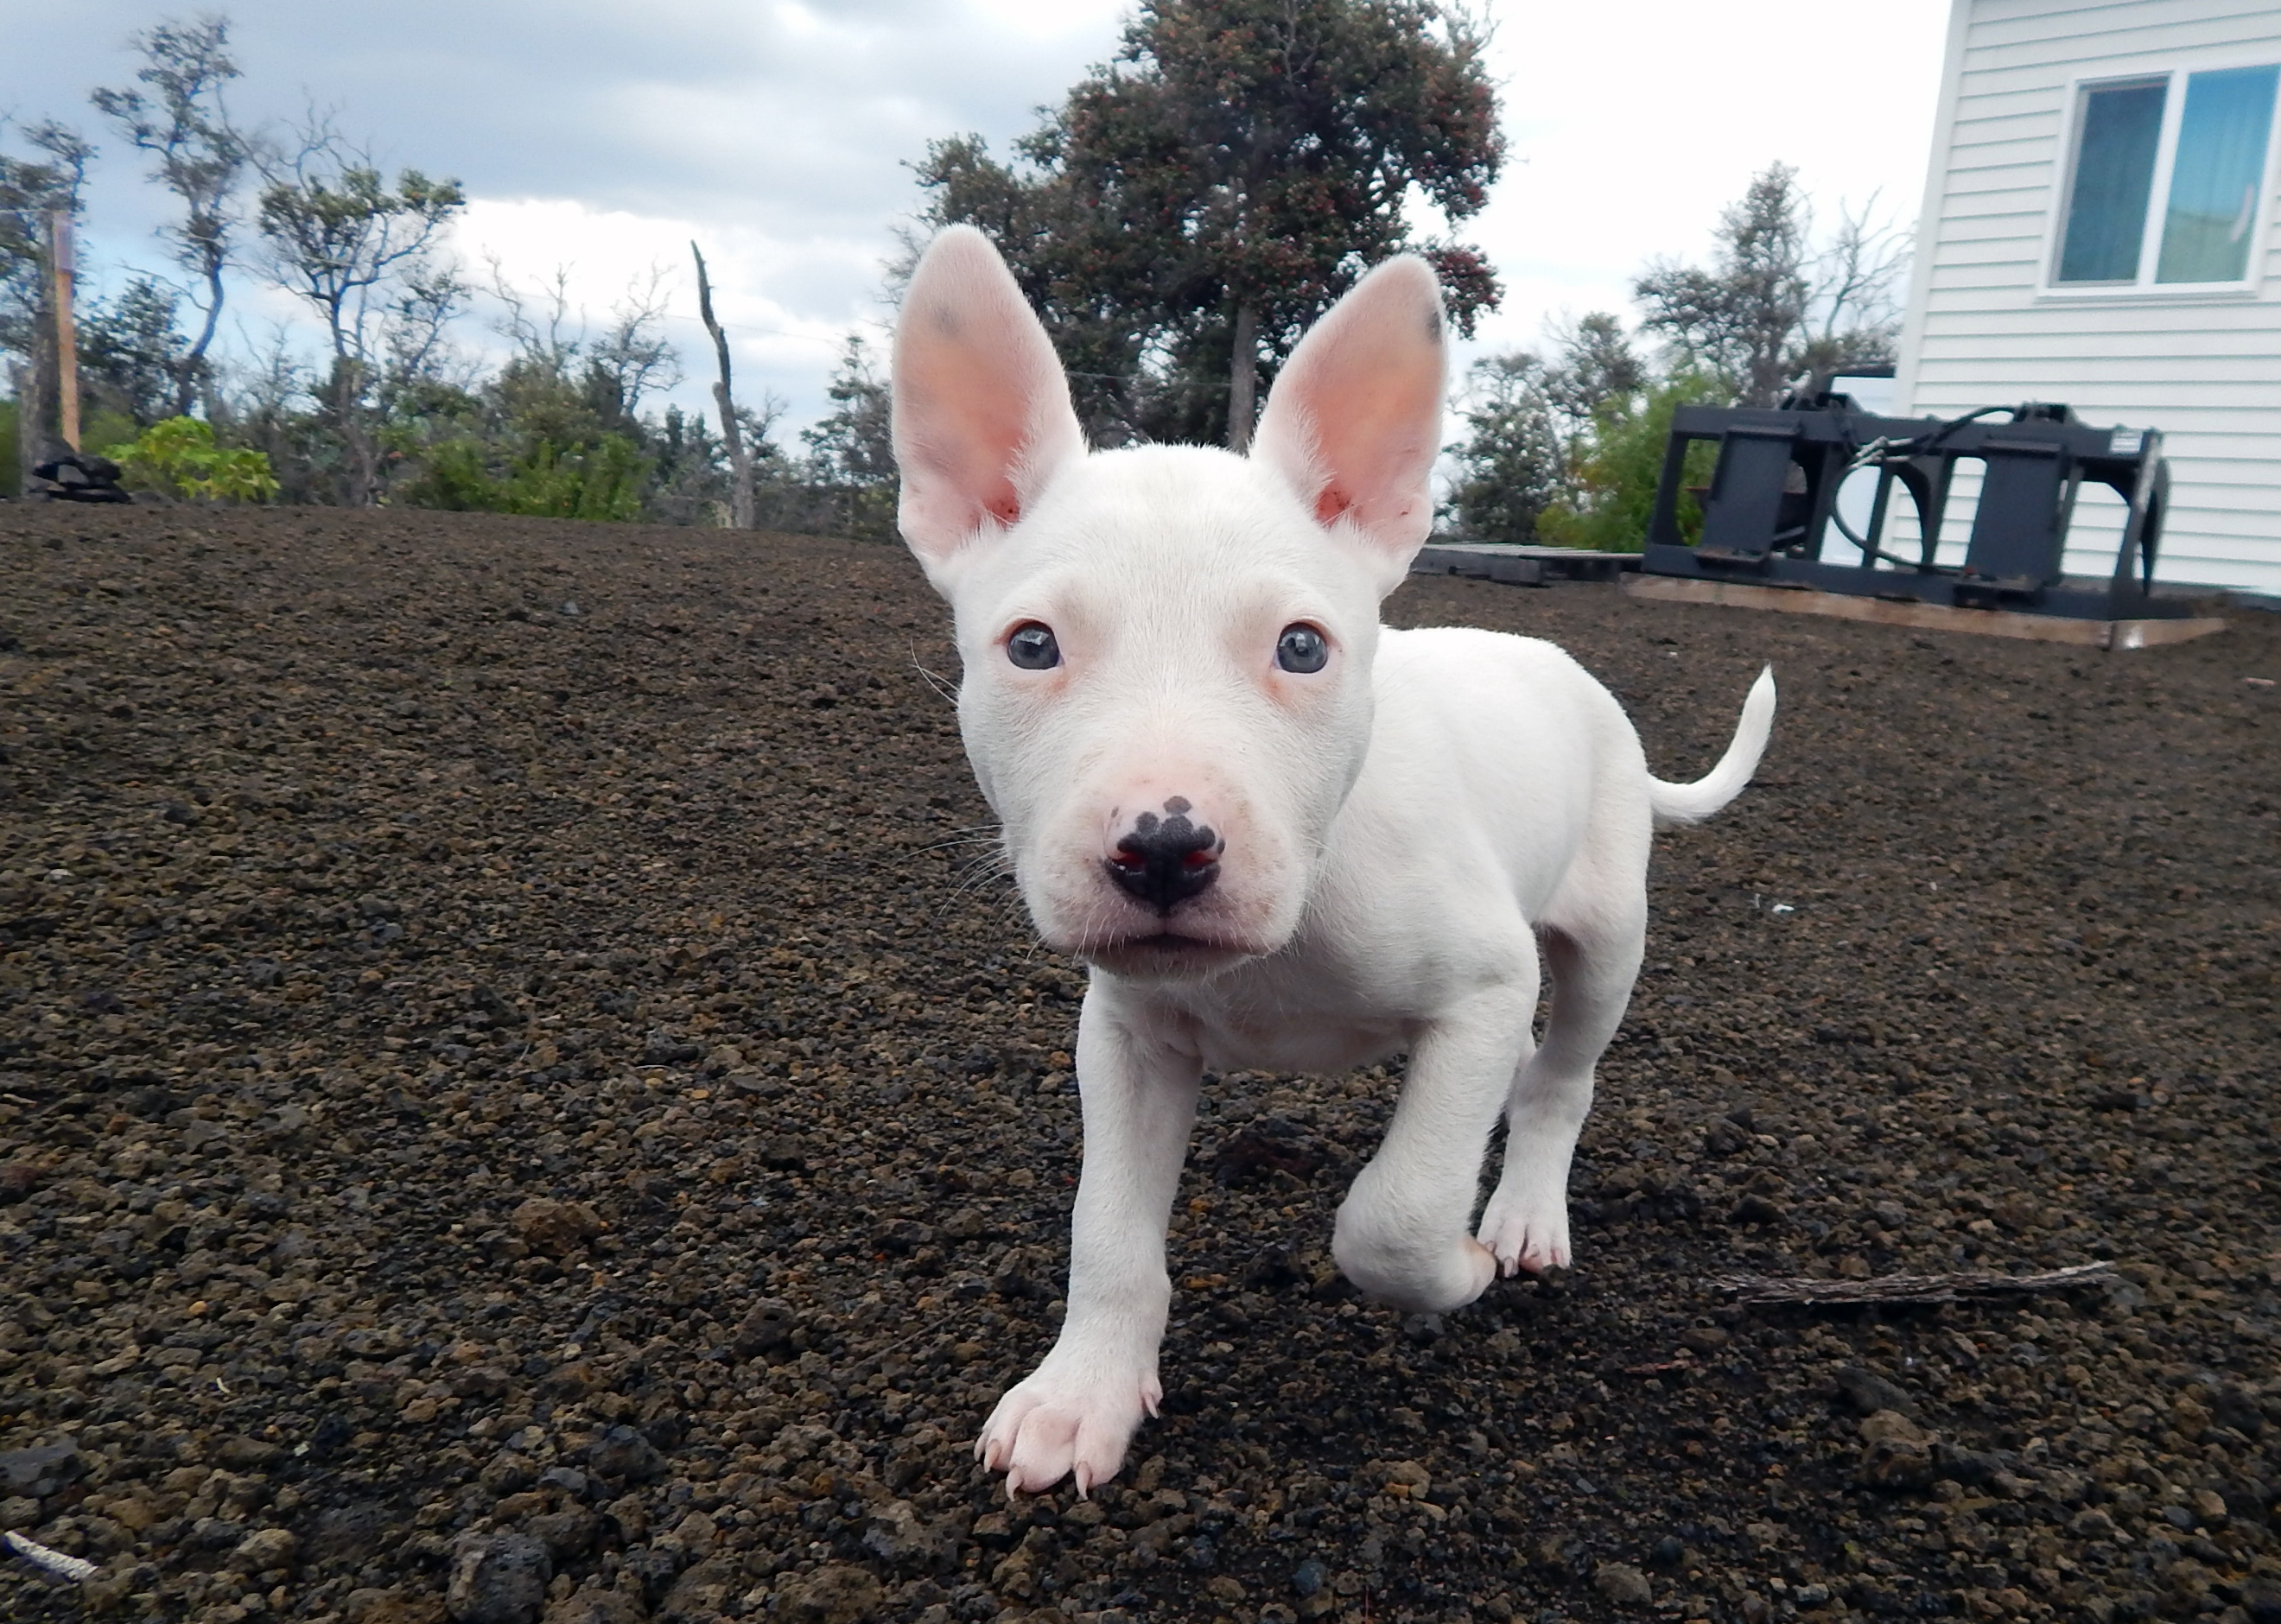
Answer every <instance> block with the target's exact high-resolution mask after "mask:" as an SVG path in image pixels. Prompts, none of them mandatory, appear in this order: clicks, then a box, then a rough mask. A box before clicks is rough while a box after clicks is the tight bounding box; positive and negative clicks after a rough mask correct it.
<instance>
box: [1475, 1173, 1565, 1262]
mask: <svg viewBox="0 0 2281 1624" xmlns="http://www.w3.org/2000/svg"><path fill="white" fill-rule="evenodd" d="M1480 1233H1481V1244H1482V1245H1483V1246H1485V1247H1487V1248H1488V1249H1489V1250H1490V1251H1492V1252H1494V1253H1495V1254H1496V1260H1497V1267H1498V1269H1499V1270H1500V1271H1502V1272H1504V1274H1506V1275H1507V1276H1511V1275H1513V1274H1515V1273H1518V1272H1519V1271H1521V1270H1523V1269H1526V1270H1527V1271H1528V1272H1530V1273H1531V1274H1542V1273H1543V1272H1544V1271H1545V1270H1547V1269H1565V1268H1566V1267H1567V1266H1568V1258H1569V1253H1568V1203H1567V1199H1566V1196H1565V1195H1563V1194H1562V1192H1560V1191H1558V1190H1555V1191H1554V1192H1552V1194H1551V1195H1549V1196H1546V1195H1519V1194H1514V1193H1512V1192H1508V1191H1507V1190H1506V1189H1505V1187H1504V1186H1503V1185H1502V1184H1500V1185H1499V1186H1498V1187H1497V1191H1496V1195H1492V1196H1490V1197H1489V1204H1488V1210H1486V1211H1484V1212H1483V1213H1482V1214H1481V1232H1480Z"/></svg>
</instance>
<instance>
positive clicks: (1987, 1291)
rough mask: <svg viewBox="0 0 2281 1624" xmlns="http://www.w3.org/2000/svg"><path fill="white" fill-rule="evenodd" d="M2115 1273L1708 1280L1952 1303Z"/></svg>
mask: <svg viewBox="0 0 2281 1624" xmlns="http://www.w3.org/2000/svg"><path fill="white" fill-rule="evenodd" d="M2118 1278H2120V1277H2119V1276H2117V1275H2116V1273H2115V1265H2114V1264H2111V1263H2079V1264H2075V1265H2074V1266H2072V1267H2070V1268H2066V1269H2053V1270H2050V1271H2048V1272H2045V1273H2042V1274H1887V1275H1883V1276H1881V1277H1880V1278H1878V1279H1875V1280H1807V1279H1804V1278H1796V1279H1790V1280H1769V1279H1767V1278H1764V1277H1762V1276H1759V1275H1748V1274H1742V1275H1727V1276H1724V1277H1722V1278H1720V1279H1718V1280H1713V1281H1712V1282H1711V1283H1712V1285H1713V1286H1715V1287H1717V1288H1719V1289H1720V1290H1721V1291H1729V1292H1732V1293H1734V1294H1735V1296H1736V1299H1737V1300H1738V1301H1740V1302H1743V1303H1954V1302H1957V1301H1959V1300H1960V1299H1961V1298H1965V1297H1998V1296H2004V1295H2008V1294H2011V1293H2014V1292H2037V1291H2067V1290H2071V1289H2073V1288H2076V1287H2078V1286H2103V1285H2105V1284H2106V1283H2107V1281H2109V1280H2115V1279H2118Z"/></svg>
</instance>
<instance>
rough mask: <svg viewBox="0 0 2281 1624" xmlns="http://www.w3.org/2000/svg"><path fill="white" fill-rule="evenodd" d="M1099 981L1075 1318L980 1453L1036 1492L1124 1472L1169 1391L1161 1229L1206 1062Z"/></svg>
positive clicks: (1082, 1041) (1011, 1480)
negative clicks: (1122, 1008)
mask: <svg viewBox="0 0 2281 1624" xmlns="http://www.w3.org/2000/svg"><path fill="white" fill-rule="evenodd" d="M1114 1003H1115V999H1114V995H1113V994H1109V993H1106V992H1104V991H1103V988H1102V984H1101V983H1099V982H1096V983H1095V984H1094V986H1093V988H1092V989H1091V990H1090V991H1088V992H1087V993H1086V1001H1085V1013H1084V1016H1083V1017H1082V1018H1081V1020H1080V1022H1079V1027H1078V1044H1077V1071H1078V1089H1079V1096H1080V1098H1081V1100H1082V1102H1083V1105H1084V1114H1085V1168H1084V1172H1082V1173H1081V1174H1080V1175H1079V1180H1078V1189H1077V1203H1076V1209H1075V1211H1074V1214H1073V1216H1072V1220H1071V1230H1070V1281H1069V1312H1068V1315H1067V1317H1066V1318H1065V1319H1063V1321H1062V1334H1061V1336H1060V1339H1059V1340H1058V1341H1056V1342H1055V1343H1054V1347H1053V1351H1052V1352H1050V1353H1048V1355H1047V1356H1046V1357H1045V1361H1044V1362H1043V1363H1042V1364H1040V1365H1039V1366H1038V1368H1037V1370H1036V1371H1035V1372H1034V1373H1032V1375H1031V1376H1030V1378H1029V1380H1026V1381H1024V1382H1022V1383H1021V1384H1020V1385H1019V1386H1017V1387H1016V1388H1012V1389H1011V1390H1010V1391H1009V1392H1008V1393H1007V1394H1006V1396H1004V1397H1003V1398H1001V1399H1000V1400H999V1401H998V1407H997V1408H996V1409H995V1410H994V1411H991V1415H990V1419H989V1421H988V1422H987V1423H986V1424H985V1426H984V1427H983V1428H982V1435H981V1437H980V1438H979V1439H978V1440H977V1441H976V1442H975V1446H974V1452H975V1454H976V1455H978V1457H979V1458H981V1459H982V1461H983V1462H984V1464H985V1465H988V1466H989V1467H990V1468H991V1469H992V1470H993V1471H1002V1472H1004V1473H1006V1486H1007V1487H1008V1488H1009V1489H1014V1490H1017V1491H1018V1490H1024V1489H1026V1490H1029V1491H1031V1492H1032V1493H1034V1492H1036V1491H1038V1490H1040V1489H1049V1488H1051V1487H1052V1486H1053V1485H1054V1484H1055V1483H1057V1482H1059V1481H1061V1480H1062V1479H1063V1477H1066V1476H1070V1475H1071V1474H1072V1473H1073V1474H1074V1475H1075V1476H1076V1479H1077V1487H1078V1492H1079V1494H1084V1493H1086V1492H1087V1491H1089V1490H1090V1489H1092V1488H1093V1486H1094V1484H1096V1483H1101V1482H1105V1481H1108V1480H1109V1479H1110V1478H1112V1477H1114V1476H1116V1475H1117V1468H1118V1467H1119V1466H1120V1465H1123V1464H1124V1461H1125V1445H1126V1443H1127V1442H1130V1441H1131V1439H1132V1436H1133V1429H1134V1428H1136V1427H1139V1426H1140V1419H1141V1417H1142V1415H1143V1414H1144V1413H1145V1414H1149V1415H1154V1414H1155V1413H1156V1404H1157V1402H1158V1401H1159V1400H1160V1399H1161V1398H1163V1396H1164V1388H1163V1386H1162V1384H1161V1383H1159V1382H1158V1380H1157V1379H1156V1350H1157V1347H1158V1344H1160V1343H1161V1342H1163V1341H1164V1316H1165V1313H1166V1311H1168V1310H1169V1308H1170V1307H1171V1295H1172V1288H1171V1280H1168V1279H1167V1278H1166V1276H1165V1273H1164V1228H1165V1224H1166V1221H1167V1219H1168V1218H1170V1216H1171V1208H1172V1196H1173V1194H1174V1192H1175V1191H1176V1190H1177V1189H1178V1187H1179V1181H1180V1163H1181V1161H1182V1160H1183V1158H1184V1157H1185V1156H1187V1144H1188V1129H1189V1127H1190V1125H1192V1124H1193V1123H1194V1121H1195V1111H1196V1085H1197V1082H1198V1079H1200V1077H1201V1076H1202V1066H1201V1064H1200V1063H1199V1062H1198V1061H1197V1059H1196V1058H1195V1056H1192V1055H1182V1054H1179V1053H1178V1052H1177V1051H1175V1050H1174V1049H1172V1048H1170V1047H1169V1046H1167V1045H1165V1044H1164V1043H1163V1042H1162V1041H1161V1040H1155V1039H1153V1038H1151V1037H1150V1036H1149V1035H1148V1033H1147V1032H1145V1031H1138V1030H1135V1029H1134V1027H1133V1025H1129V1024H1128V1023H1127V1022H1126V1021H1125V1020H1124V1019H1123V1018H1122V1017H1121V1016H1120V1014H1119V1013H1118V1012H1117V1011H1116V1010H1115V1009H1114V1008H1113V1005H1114Z"/></svg>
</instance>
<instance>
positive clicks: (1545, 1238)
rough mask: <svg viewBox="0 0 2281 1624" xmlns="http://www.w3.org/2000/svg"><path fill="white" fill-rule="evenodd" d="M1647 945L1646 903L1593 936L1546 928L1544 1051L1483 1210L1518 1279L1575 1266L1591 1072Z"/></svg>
mask: <svg viewBox="0 0 2281 1624" xmlns="http://www.w3.org/2000/svg"><path fill="white" fill-rule="evenodd" d="M1646 940H1647V902H1646V898H1645V895H1644V894H1641V895H1640V896H1639V897H1638V898H1637V900H1636V902H1635V903H1634V901H1633V900H1632V899H1631V898H1630V897H1629V896H1627V897H1626V899H1625V901H1624V905H1623V906H1621V907H1620V908H1618V909H1614V910H1612V911H1611V912H1609V913H1606V914H1604V915H1603V916H1601V917H1600V918H1599V919H1597V920H1595V921H1594V922H1592V924H1589V926H1583V927H1577V926H1571V927H1569V928H1566V929H1563V928H1558V927H1548V928H1547V929H1546V931H1545V932H1544V955H1545V958H1546V960H1547V961H1548V962H1549V965H1550V970H1551V971H1552V1010H1551V1014H1550V1016H1549V1017H1547V1019H1546V1021H1545V1024H1544V1042H1543V1046H1542V1047H1541V1048H1538V1049H1537V1051H1536V1053H1535V1055H1533V1056H1530V1057H1529V1058H1528V1060H1527V1063H1526V1064H1524V1065H1522V1066H1521V1067H1520V1068H1519V1071H1517V1072H1516V1073H1515V1075H1514V1077H1513V1079H1512V1100H1511V1102H1510V1103H1509V1104H1508V1105H1507V1106H1506V1108H1505V1141H1504V1175H1503V1176H1502V1177H1501V1178H1499V1179H1498V1180H1497V1187H1496V1194H1494V1195H1491V1196H1490V1197H1489V1204H1488V1207H1487V1208H1485V1209H1484V1210H1482V1213H1481V1231H1480V1233H1481V1244H1482V1245H1483V1246H1486V1247H1488V1249H1489V1250H1490V1251H1492V1252H1494V1253H1496V1260H1497V1265H1498V1266H1499V1267H1500V1268H1501V1269H1503V1270H1504V1272H1505V1273H1507V1274H1511V1273H1512V1272H1514V1271H1516V1270H1519V1269H1527V1270H1528V1271H1530V1272H1537V1271H1540V1270H1543V1269H1565V1268H1566V1267H1567V1266H1568V1261H1569V1256H1570V1253H1569V1247H1568V1163H1569V1158H1570V1157H1571V1156H1574V1154H1575V1150H1576V1135H1577V1134H1578V1133H1581V1132H1582V1130H1583V1126H1584V1118H1585V1117H1586V1116H1587V1115H1589V1113H1590V1111H1591V1109H1592V1071H1593V1068H1594V1067H1595V1066H1597V1065H1598V1064H1599V1062H1600V1054H1601V1051H1602V1050H1604V1049H1605V1048H1607V1047H1608V1040H1610V1039H1611V1038H1612V1037H1614V1036H1615V1035H1616V1028H1617V1026H1618V1025H1620V1024H1621V1023H1622V1021H1623V1018H1624V1008H1625V1006H1626V1005H1627V1004H1628V1003H1629V1002H1630V1001H1631V995H1632V982H1633V980H1634V978H1636V977H1637V976H1638V974H1639V967H1640V958H1641V955H1642V952H1643V948H1644V947H1645V944H1646Z"/></svg>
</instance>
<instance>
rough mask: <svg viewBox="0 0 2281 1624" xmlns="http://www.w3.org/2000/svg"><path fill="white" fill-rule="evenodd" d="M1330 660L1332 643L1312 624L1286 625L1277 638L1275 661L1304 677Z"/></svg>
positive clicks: (1321, 667)
mask: <svg viewBox="0 0 2281 1624" xmlns="http://www.w3.org/2000/svg"><path fill="white" fill-rule="evenodd" d="M1330 661H1331V646H1330V643H1329V642H1328V640H1327V639H1326V638H1324V636H1323V634H1322V633H1321V632H1319V631H1318V630H1315V629H1314V628H1313V627H1312V626H1286V627H1284V628H1283V635H1282V636H1281V637H1280V638H1276V639H1275V663H1276V664H1277V665H1279V666H1280V667H1282V668H1283V669H1285V670H1287V671H1295V672H1296V673H1298V674H1299V675H1300V676H1302V677H1304V676H1307V675H1309V674H1310V673H1312V672H1315V671H1319V670H1321V669H1323V668H1324V667H1325V666H1326V665H1328V664H1329V663H1330Z"/></svg>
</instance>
